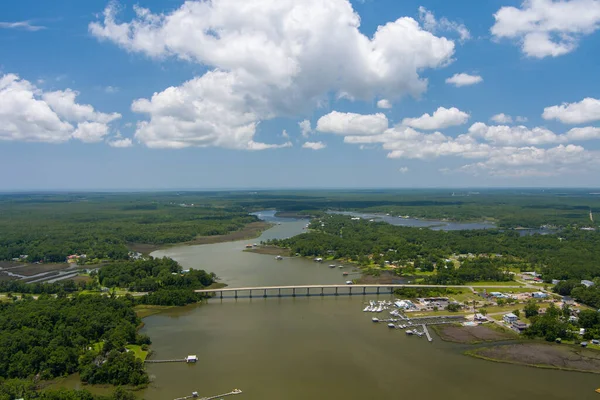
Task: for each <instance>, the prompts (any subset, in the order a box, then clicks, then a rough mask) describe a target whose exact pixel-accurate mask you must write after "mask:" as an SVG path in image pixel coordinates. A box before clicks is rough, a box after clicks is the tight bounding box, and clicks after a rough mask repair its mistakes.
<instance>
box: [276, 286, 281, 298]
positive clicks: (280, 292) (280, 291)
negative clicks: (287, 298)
mask: <svg viewBox="0 0 600 400" xmlns="http://www.w3.org/2000/svg"><path fill="white" fill-rule="evenodd" d="M277 296H279V297H281V288H279V294H278V295H277Z"/></svg>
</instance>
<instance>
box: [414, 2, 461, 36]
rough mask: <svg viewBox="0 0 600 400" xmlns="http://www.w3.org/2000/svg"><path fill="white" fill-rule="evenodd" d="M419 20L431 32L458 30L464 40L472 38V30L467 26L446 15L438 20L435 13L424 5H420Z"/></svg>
mask: <svg viewBox="0 0 600 400" xmlns="http://www.w3.org/2000/svg"><path fill="white" fill-rule="evenodd" d="M419 20H420V21H421V23H422V24H423V27H424V28H425V29H427V30H428V31H430V32H456V33H458V35H459V37H460V40H461V41H463V42H464V41H465V40H469V39H470V38H471V32H469V30H468V29H467V27H466V26H464V25H463V24H459V23H457V22H454V21H450V20H448V19H447V18H446V17H442V19H440V20H437V19H436V18H435V15H433V13H432V12H431V11H429V10H428V9H426V8H425V7H423V6H421V7H419Z"/></svg>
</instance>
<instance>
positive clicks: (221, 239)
mask: <svg viewBox="0 0 600 400" xmlns="http://www.w3.org/2000/svg"><path fill="white" fill-rule="evenodd" d="M273 226H274V224H272V223H270V222H266V221H262V220H261V221H255V222H250V223H249V224H247V225H246V226H244V227H243V228H242V229H239V230H237V231H233V232H229V233H226V234H224V235H213V236H198V237H197V238H195V239H193V240H189V241H187V242H178V243H163V244H147V243H129V244H127V248H128V249H129V250H131V251H137V252H140V253H142V254H147V255H149V254H150V253H152V252H154V251H157V250H166V249H169V248H171V247H176V246H195V245H202V244H216V243H226V242H236V241H241V240H250V239H256V238H257V237H260V235H261V234H262V233H263V232H264V231H266V230H267V229H269V228H271V227H273Z"/></svg>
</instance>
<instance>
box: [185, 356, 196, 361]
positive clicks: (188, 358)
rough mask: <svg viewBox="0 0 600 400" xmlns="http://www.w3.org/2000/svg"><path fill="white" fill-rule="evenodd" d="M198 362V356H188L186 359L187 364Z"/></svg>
mask: <svg viewBox="0 0 600 400" xmlns="http://www.w3.org/2000/svg"><path fill="white" fill-rule="evenodd" d="M197 361H198V356H196V355H191V356H187V357H186V358H185V362H187V363H195V362H197Z"/></svg>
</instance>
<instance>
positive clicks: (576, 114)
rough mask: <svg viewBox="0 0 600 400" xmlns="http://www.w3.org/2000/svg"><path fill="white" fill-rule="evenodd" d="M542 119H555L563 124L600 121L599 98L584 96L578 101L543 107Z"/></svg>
mask: <svg viewBox="0 0 600 400" xmlns="http://www.w3.org/2000/svg"><path fill="white" fill-rule="evenodd" d="M542 118H544V119H557V120H559V121H560V122H563V123H565V124H582V123H587V122H592V121H600V100H598V99H594V98H591V97H586V98H585V99H583V100H581V101H580V102H578V103H563V104H561V105H560V106H552V107H546V108H544V113H543V114H542Z"/></svg>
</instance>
